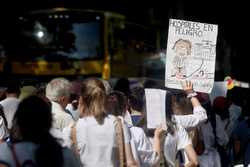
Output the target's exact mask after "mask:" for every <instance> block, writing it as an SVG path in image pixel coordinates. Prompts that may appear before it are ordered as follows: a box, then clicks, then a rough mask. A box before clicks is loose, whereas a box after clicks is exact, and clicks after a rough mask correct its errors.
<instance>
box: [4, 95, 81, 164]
mask: <svg viewBox="0 0 250 167" xmlns="http://www.w3.org/2000/svg"><path fill="white" fill-rule="evenodd" d="M51 125H52V114H51V106H50V105H49V104H48V103H47V102H45V101H44V100H43V99H42V98H39V97H38V96H30V97H28V98H26V99H24V100H23V101H21V102H20V105H19V106H18V109H17V111H16V114H15V117H14V121H13V127H12V130H11V132H12V133H11V135H10V140H8V141H7V142H4V143H2V144H0V166H2V165H4V166H5V165H7V166H8V167H17V166H46V167H80V162H79V161H77V159H76V158H75V156H74V155H73V153H72V152H71V151H70V150H69V149H67V148H63V147H61V145H60V144H59V143H57V140H56V139H55V138H54V137H52V136H51V134H50V132H49V130H50V128H51ZM13 132H16V133H15V134H14V133H13Z"/></svg>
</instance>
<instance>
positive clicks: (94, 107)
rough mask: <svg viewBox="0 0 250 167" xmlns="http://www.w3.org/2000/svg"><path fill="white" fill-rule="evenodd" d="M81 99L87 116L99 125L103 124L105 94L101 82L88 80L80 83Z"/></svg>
mask: <svg viewBox="0 0 250 167" xmlns="http://www.w3.org/2000/svg"><path fill="white" fill-rule="evenodd" d="M81 97H82V101H83V104H85V105H86V107H87V110H85V111H87V112H88V113H87V114H88V115H92V116H94V117H95V119H96V121H97V122H98V123H99V124H103V121H104V118H105V116H106V108H105V106H106V93H105V87H104V85H103V83H102V81H101V80H98V79H96V78H89V79H86V80H84V81H83V82H82V89H81Z"/></svg>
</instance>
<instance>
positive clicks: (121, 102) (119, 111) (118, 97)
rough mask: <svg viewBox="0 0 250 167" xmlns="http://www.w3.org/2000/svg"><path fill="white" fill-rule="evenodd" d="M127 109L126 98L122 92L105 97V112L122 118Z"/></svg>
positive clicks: (115, 92)
mask: <svg viewBox="0 0 250 167" xmlns="http://www.w3.org/2000/svg"><path fill="white" fill-rule="evenodd" d="M126 109H127V97H126V95H125V94H124V93H123V92H119V91H114V92H112V93H110V94H109V95H108V97H107V112H109V113H110V114H113V115H115V116H123V114H124V113H125V112H126Z"/></svg>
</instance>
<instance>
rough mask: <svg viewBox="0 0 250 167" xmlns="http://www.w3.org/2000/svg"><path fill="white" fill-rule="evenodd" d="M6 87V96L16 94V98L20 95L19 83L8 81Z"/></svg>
mask: <svg viewBox="0 0 250 167" xmlns="http://www.w3.org/2000/svg"><path fill="white" fill-rule="evenodd" d="M6 84H7V85H6V86H7V89H6V93H7V94H17V97H18V96H19V94H20V82H19V81H17V80H14V79H12V80H9V81H7V83H6Z"/></svg>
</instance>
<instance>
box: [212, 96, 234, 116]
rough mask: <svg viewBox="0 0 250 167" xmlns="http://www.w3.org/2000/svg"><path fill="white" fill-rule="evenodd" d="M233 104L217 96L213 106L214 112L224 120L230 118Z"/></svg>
mask: <svg viewBox="0 0 250 167" xmlns="http://www.w3.org/2000/svg"><path fill="white" fill-rule="evenodd" d="M230 105H231V102H230V101H229V100H228V99H227V98H226V97H224V96H217V97H216V98H215V99H214V101H213V104H212V109H213V111H214V112H215V113H216V114H218V115H220V117H221V118H222V119H225V118H228V117H229V110H228V109H229V107H230Z"/></svg>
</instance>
